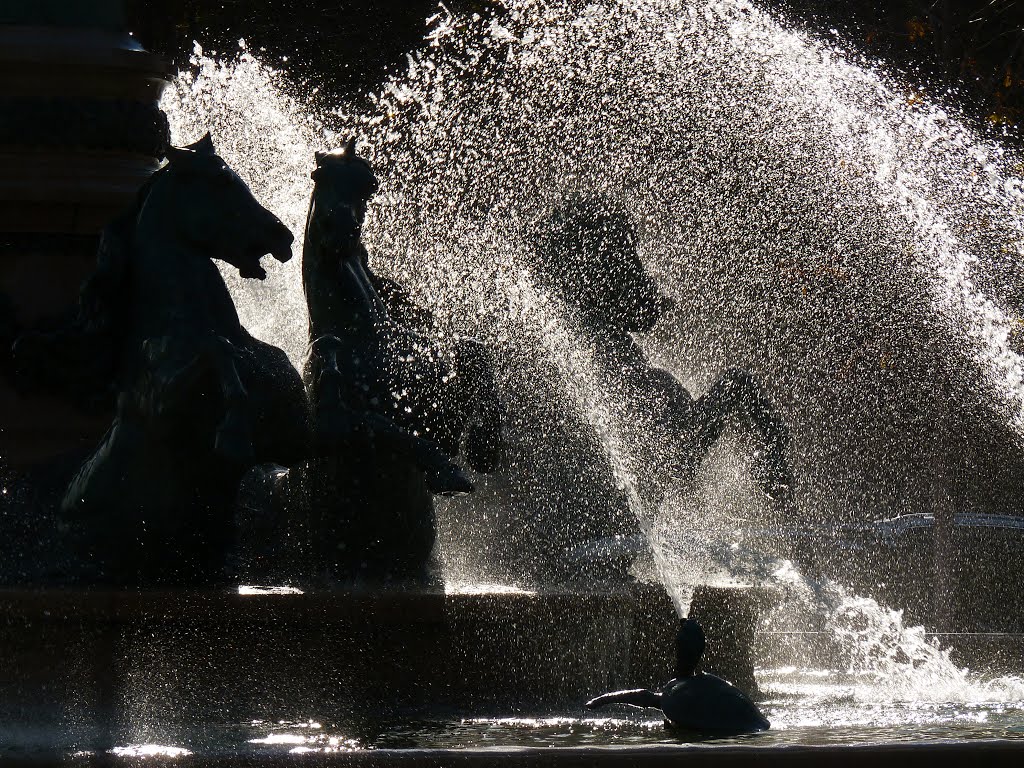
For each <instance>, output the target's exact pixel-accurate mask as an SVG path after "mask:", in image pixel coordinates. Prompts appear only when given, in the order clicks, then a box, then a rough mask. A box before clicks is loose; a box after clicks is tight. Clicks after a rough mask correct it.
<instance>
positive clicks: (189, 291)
mask: <svg viewBox="0 0 1024 768" xmlns="http://www.w3.org/2000/svg"><path fill="white" fill-rule="evenodd" d="M166 220H167V219H166V217H161V221H162V222H164V221H166ZM166 230H167V227H166V226H164V225H162V224H161V225H157V226H147V225H146V223H145V222H140V226H139V227H138V228H137V229H136V231H135V233H134V235H133V238H132V246H131V249H132V256H131V268H130V278H129V279H130V280H131V283H132V285H131V288H132V296H133V297H134V300H133V301H132V313H133V316H134V317H133V325H134V327H135V328H136V329H137V330H136V331H135V333H136V334H137V335H138V336H141V337H142V338H148V337H149V336H153V335H164V334H172V333H180V334H188V333H215V334H217V335H219V336H224V337H226V338H228V339H231V340H236V339H238V338H239V337H240V335H241V332H242V326H241V321H240V320H239V318H238V312H237V310H236V309H235V304H234V301H233V299H232V298H231V294H230V292H229V291H228V288H227V285H226V284H225V282H224V278H223V277H221V274H220V270H218V269H217V265H216V264H214V263H213V260H212V259H211V254H208V253H204V252H203V251H201V250H198V249H196V248H195V247H193V246H190V245H188V244H186V243H183V242H181V241H179V240H177V239H176V238H174V237H173V233H172V232H169V231H166Z"/></svg>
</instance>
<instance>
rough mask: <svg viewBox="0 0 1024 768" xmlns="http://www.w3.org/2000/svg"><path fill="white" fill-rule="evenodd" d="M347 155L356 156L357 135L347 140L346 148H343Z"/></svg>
mask: <svg viewBox="0 0 1024 768" xmlns="http://www.w3.org/2000/svg"><path fill="white" fill-rule="evenodd" d="M342 151H343V152H344V153H345V155H346V156H347V157H354V156H355V154H356V137H355V136H353V137H352V138H350V139H349V140H348V141H346V142H345V149H344V150H342Z"/></svg>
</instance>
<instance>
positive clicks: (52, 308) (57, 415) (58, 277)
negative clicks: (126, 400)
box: [0, 0, 168, 466]
mask: <svg viewBox="0 0 1024 768" xmlns="http://www.w3.org/2000/svg"><path fill="white" fill-rule="evenodd" d="M117 6H118V4H117V3H113V2H96V3H67V2H64V3H62V2H55V1H54V0H33V2H31V3H20V2H13V3H11V4H9V5H6V7H5V8H4V9H3V10H2V11H0V374H3V373H4V372H5V371H6V372H7V373H8V374H9V373H10V370H9V368H10V366H9V346H10V343H11V341H12V338H11V337H12V336H13V335H15V334H16V333H17V332H18V331H20V330H23V329H25V328H28V327H32V326H35V325H37V324H39V323H44V324H45V323H46V322H47V321H48V320H52V319H54V318H56V317H58V316H60V315H61V314H66V313H70V312H73V311H74V308H75V305H76V302H77V298H78V289H79V286H80V285H81V282H82V280H83V279H84V277H85V276H86V275H87V274H88V273H89V271H90V269H91V268H92V265H93V264H94V261H95V251H96V245H97V242H98V236H99V232H100V230H101V229H102V227H103V226H104V224H105V223H106V222H107V221H109V220H110V219H111V218H112V217H113V216H114V215H115V214H117V213H118V212H119V211H120V210H121V209H123V208H124V207H125V206H126V205H127V204H128V203H130V201H131V199H132V196H133V195H134V194H135V192H136V190H137V189H138V187H139V186H140V185H141V183H142V182H143V181H144V180H145V179H146V177H147V176H148V175H149V174H150V173H152V172H153V170H155V169H156V168H157V166H158V163H159V158H160V157H161V156H162V155H163V152H164V149H165V147H166V145H167V143H168V128H167V119H166V116H165V115H164V114H163V113H162V112H161V111H160V109H159V107H158V105H157V102H158V100H159V97H160V93H161V91H162V89H163V88H164V86H165V85H166V82H167V78H168V72H167V69H166V67H165V65H164V64H163V63H162V62H161V61H160V59H158V58H157V57H156V56H153V55H152V54H149V53H147V52H146V51H144V50H143V49H142V47H141V46H140V45H139V44H138V43H137V42H136V41H135V40H134V39H132V38H131V37H130V36H129V35H128V34H127V33H125V32H122V31H119V30H118V29H117V22H118V9H117ZM5 336H6V338H5ZM3 378H4V377H3V376H2V375H0V463H3V464H7V465H14V466H26V465H32V464H35V463H39V462H42V461H45V460H47V459H50V458H52V457H54V456H56V455H59V454H61V453H65V452H67V451H69V450H74V449H76V448H87V447H88V446H89V445H91V444H92V443H93V442H95V440H96V439H97V438H98V437H99V436H100V435H101V434H102V431H103V429H105V428H106V426H107V424H108V423H109V417H108V415H106V414H82V413H79V412H78V411H76V410H75V409H74V408H72V407H71V406H69V405H68V404H66V403H64V402H61V401H60V400H58V399H55V398H50V397H46V396H43V395H41V394H39V393H32V392H24V391H17V390H16V389H15V388H14V386H13V385H12V383H11V382H10V380H9V378H8V380H6V381H4V380H3Z"/></svg>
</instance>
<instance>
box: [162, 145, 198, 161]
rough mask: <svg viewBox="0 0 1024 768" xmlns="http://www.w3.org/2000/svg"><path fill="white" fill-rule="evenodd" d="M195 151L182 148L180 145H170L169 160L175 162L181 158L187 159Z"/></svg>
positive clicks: (168, 149)
mask: <svg viewBox="0 0 1024 768" xmlns="http://www.w3.org/2000/svg"><path fill="white" fill-rule="evenodd" d="M194 154H195V153H194V152H193V151H192V150H190V149H181V148H179V147H168V148H167V162H168V163H175V162H177V161H179V160H187V159H188V158H190V157H192V156H193V155H194Z"/></svg>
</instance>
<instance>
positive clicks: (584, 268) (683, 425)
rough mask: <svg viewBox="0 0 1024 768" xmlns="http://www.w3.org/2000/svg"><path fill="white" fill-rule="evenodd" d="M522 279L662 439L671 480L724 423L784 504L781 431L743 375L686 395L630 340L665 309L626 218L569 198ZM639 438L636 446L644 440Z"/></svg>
mask: <svg viewBox="0 0 1024 768" xmlns="http://www.w3.org/2000/svg"><path fill="white" fill-rule="evenodd" d="M533 259H534V262H533V263H532V264H531V272H532V273H533V274H534V276H535V277H536V279H537V281H538V283H539V285H540V286H541V287H543V288H544V289H547V290H549V291H550V292H551V293H553V294H554V295H556V296H557V297H558V298H559V299H560V300H561V301H562V302H563V303H564V304H565V305H566V306H568V307H569V308H570V309H571V310H572V312H573V314H574V315H575V317H576V318H577V320H578V321H579V324H580V325H581V326H582V327H583V329H584V332H585V333H586V334H587V335H588V336H589V337H591V339H592V340H593V341H594V345H595V348H596V350H597V353H598V359H599V364H600V366H601V367H602V369H603V371H604V374H605V379H606V383H607V385H608V386H609V387H612V388H616V389H619V390H620V391H621V393H623V394H624V395H625V397H626V398H627V402H629V403H630V405H631V406H633V407H635V408H636V410H637V412H638V415H639V416H641V417H642V418H645V419H647V421H648V422H649V423H651V424H654V426H655V427H656V428H657V429H658V430H659V431H661V432H663V433H664V434H665V436H666V441H667V442H668V443H669V444H670V445H671V449H672V450H671V452H672V454H673V458H672V461H671V466H670V467H668V468H667V469H668V471H667V472H665V473H663V474H665V475H666V477H667V479H669V480H670V481H671V482H677V481H682V482H688V481H690V480H692V479H693V477H694V475H695V473H696V472H697V470H698V468H699V467H700V465H701V463H702V462H703V461H704V458H705V457H706V456H707V455H708V452H709V451H710V450H711V448H712V446H713V445H714V444H715V442H716V441H717V440H718V439H719V438H720V437H721V436H722V434H723V433H724V432H725V430H726V429H727V428H729V427H730V426H731V425H735V426H738V427H739V428H740V430H741V431H742V433H744V434H745V435H747V436H749V437H752V438H753V439H754V444H755V446H756V449H757V454H758V459H759V460H758V462H757V466H756V468H755V471H756V476H757V478H756V479H757V480H758V482H759V484H760V485H761V487H762V488H763V489H764V491H765V493H766V494H767V495H768V496H769V497H770V498H771V499H773V500H774V501H775V502H777V503H779V504H781V505H783V506H784V507H785V508H787V509H789V508H790V507H791V505H792V492H793V477H792V472H791V469H790V466H789V458H788V450H789V432H788V429H787V427H786V424H785V422H784V421H783V420H782V417H781V415H780V414H779V411H778V409H777V408H776V407H775V405H774V404H773V403H772V402H771V401H770V400H769V399H768V398H767V397H766V396H765V395H764V393H763V392H762V389H761V386H760V385H759V384H758V382H757V381H756V380H755V379H754V377H753V376H751V375H750V374H749V373H748V372H746V371H743V370H738V369H732V370H729V371H726V372H725V373H724V374H723V375H722V376H721V377H719V378H718V379H717V380H716V381H715V382H714V383H713V384H712V385H711V387H710V388H709V390H708V391H707V392H706V393H705V394H704V395H702V396H700V397H696V398H695V397H693V395H691V394H690V392H688V391H687V390H686V388H685V387H683V385H682V384H681V383H680V382H679V381H678V380H677V379H676V378H675V377H674V376H673V375H672V374H671V373H669V372H668V371H666V370H664V369H662V368H658V367H656V366H653V365H651V363H650V362H649V361H648V359H647V356H646V354H645V353H644V351H643V350H642V349H641V348H640V346H639V344H638V343H637V342H636V340H635V338H634V336H633V334H635V333H646V332H650V331H651V330H653V328H654V327H655V325H656V324H657V323H658V321H659V320H660V319H661V318H662V316H663V315H664V314H665V313H666V312H667V311H668V310H669V309H670V308H671V307H672V305H673V302H672V300H671V299H668V298H666V297H665V296H663V295H662V293H661V291H660V290H659V289H658V286H657V284H656V283H655V282H654V279H653V278H652V277H651V276H650V274H649V273H648V272H647V270H646V268H645V267H644V264H643V262H642V261H641V260H640V257H639V255H638V254H637V251H636V233H635V231H634V229H633V225H632V223H631V221H630V219H629V216H628V215H627V213H626V212H625V211H624V210H622V209H621V208H619V207H618V206H616V205H615V204H613V203H612V202H611V201H609V200H607V199H603V198H574V199H570V200H568V201H565V202H564V203H562V204H561V205H559V206H558V207H557V208H555V210H554V211H553V212H551V213H550V214H549V216H548V217H547V219H546V220H545V221H544V222H543V223H542V225H541V226H540V227H539V229H538V231H537V234H536V236H535V248H534V252H533ZM649 437H650V436H649V434H647V433H645V434H643V435H642V436H641V439H649Z"/></svg>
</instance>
